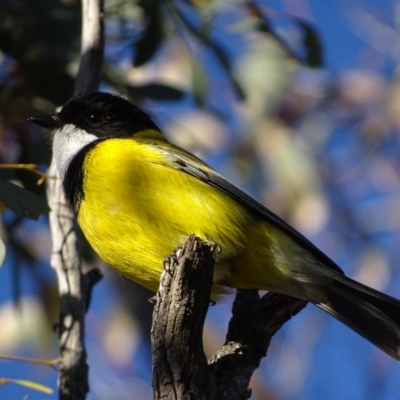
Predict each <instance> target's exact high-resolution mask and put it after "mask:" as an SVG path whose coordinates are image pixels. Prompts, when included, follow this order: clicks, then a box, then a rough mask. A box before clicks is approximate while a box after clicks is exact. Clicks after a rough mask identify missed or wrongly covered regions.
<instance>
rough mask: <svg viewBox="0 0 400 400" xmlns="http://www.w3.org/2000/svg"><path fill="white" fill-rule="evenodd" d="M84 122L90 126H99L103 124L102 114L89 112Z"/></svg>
mask: <svg viewBox="0 0 400 400" xmlns="http://www.w3.org/2000/svg"><path fill="white" fill-rule="evenodd" d="M86 121H87V122H88V124H89V125H91V126H99V125H102V124H103V123H104V117H103V114H101V113H99V112H91V113H89V114H88V115H87V117H86Z"/></svg>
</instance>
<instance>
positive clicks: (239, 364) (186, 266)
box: [152, 235, 306, 400]
mask: <svg viewBox="0 0 400 400" xmlns="http://www.w3.org/2000/svg"><path fill="white" fill-rule="evenodd" d="M169 264H170V265H168V268H166V269H165V271H164V273H163V276H162V278H161V284H160V289H159V291H158V293H157V297H156V300H157V302H156V307H155V310H154V314H153V327H152V349H153V389H154V399H157V400H158V399H163V400H164V399H165V400H167V399H168V400H181V399H207V400H213V399H218V400H245V399H249V398H250V396H251V390H250V389H249V382H250V379H251V376H252V374H253V373H254V371H255V369H256V368H258V366H259V365H260V361H261V359H262V358H263V357H265V355H266V353H267V350H268V346H269V344H270V341H271V338H272V336H273V335H274V334H275V332H276V331H278V330H279V329H280V327H281V326H282V325H283V324H284V323H285V322H286V321H288V320H289V319H290V318H291V317H292V316H293V315H295V314H297V313H298V312H299V311H300V310H301V309H302V308H304V307H305V305H306V302H304V301H301V300H298V299H294V298H291V297H288V296H283V295H278V294H273V293H268V294H266V295H265V296H263V297H261V298H260V297H259V294H258V292H257V291H253V290H238V292H237V296H236V298H235V301H234V304H233V308H232V319H231V321H230V324H229V328H228V333H227V336H226V342H225V344H224V345H223V346H222V348H221V349H220V350H219V351H218V352H217V353H216V354H215V355H214V356H213V357H212V358H211V359H210V360H209V361H208V362H207V361H206V357H205V355H204V352H203V345H202V334H203V325H204V320H205V316H206V312H207V308H208V306H209V302H210V293H211V282H212V271H213V249H212V248H211V247H210V245H209V244H205V243H203V242H201V240H200V239H198V238H195V237H194V236H193V235H191V236H190V237H189V239H188V241H187V242H186V243H185V244H184V245H183V247H182V249H181V250H179V251H178V252H176V253H174V254H173V255H172V256H171V257H170V262H169Z"/></svg>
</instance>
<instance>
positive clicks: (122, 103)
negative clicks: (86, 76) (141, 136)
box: [30, 92, 159, 138]
mask: <svg viewBox="0 0 400 400" xmlns="http://www.w3.org/2000/svg"><path fill="white" fill-rule="evenodd" d="M30 120H31V121H32V122H34V123H36V124H38V125H40V126H43V127H45V128H49V129H57V128H61V127H62V126H64V125H66V124H73V125H75V126H76V127H77V128H79V129H82V130H84V131H86V132H88V133H91V134H92V135H95V136H97V137H99V138H108V137H128V136H132V135H133V134H135V133H136V132H139V131H142V130H145V129H154V130H157V131H159V128H158V127H157V125H156V124H155V123H154V122H153V121H152V120H151V118H150V117H149V116H148V115H147V114H146V113H145V112H144V111H142V110H141V109H140V108H139V107H137V106H136V105H134V104H132V103H131V102H129V101H128V100H125V99H123V98H122V97H119V96H116V95H113V94H110V93H104V92H93V93H89V94H84V95H79V96H76V97H73V98H72V99H70V100H68V101H67V102H66V103H65V104H64V106H63V107H62V108H61V110H60V111H59V112H57V113H56V115H55V116H51V117H49V116H47V117H46V116H44V117H33V118H31V119H30Z"/></svg>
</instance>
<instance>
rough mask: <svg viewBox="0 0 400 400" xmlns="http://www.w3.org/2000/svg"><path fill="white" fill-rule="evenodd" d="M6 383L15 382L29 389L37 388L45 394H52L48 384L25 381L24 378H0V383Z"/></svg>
mask: <svg viewBox="0 0 400 400" xmlns="http://www.w3.org/2000/svg"><path fill="white" fill-rule="evenodd" d="M7 383H15V384H16V385H20V386H25V387H28V388H30V389H35V390H38V391H39V392H43V393H46V394H52V393H53V389H51V388H49V387H48V386H44V385H41V384H40V383H36V382H32V381H27V380H24V379H9V378H0V385H5V384H7Z"/></svg>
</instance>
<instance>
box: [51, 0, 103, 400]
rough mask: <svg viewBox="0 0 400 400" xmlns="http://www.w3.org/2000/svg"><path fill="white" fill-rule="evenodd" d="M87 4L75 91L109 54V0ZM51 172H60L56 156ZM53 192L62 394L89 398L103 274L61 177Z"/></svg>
mask: <svg viewBox="0 0 400 400" xmlns="http://www.w3.org/2000/svg"><path fill="white" fill-rule="evenodd" d="M82 6H83V19H82V24H83V27H82V32H83V37H82V59H81V64H80V69H79V72H78V76H77V78H76V82H75V94H76V93H78V92H86V91H93V90H96V88H97V86H98V84H99V80H100V70H101V65H102V58H103V42H104V39H103V22H102V20H103V14H102V13H103V11H102V10H103V0H83V1H82ZM48 173H49V175H50V176H56V175H57V171H56V167H55V163H54V160H53V161H52V163H51V165H50V168H49V172H48ZM47 198H48V202H49V206H50V208H51V211H50V214H49V220H50V231H51V236H52V240H53V253H52V257H51V265H52V267H53V268H54V269H55V271H56V273H57V278H58V285H59V293H60V314H59V321H58V324H57V327H58V337H59V346H60V358H61V362H60V379H59V398H60V399H61V400H83V399H85V398H86V394H87V392H88V391H89V383H88V365H87V363H86V350H85V346H84V318H85V313H86V310H87V308H88V305H89V301H90V295H91V290H92V286H93V285H94V283H96V282H97V281H98V280H99V279H100V273H99V272H98V271H91V272H90V273H88V274H87V275H83V274H82V271H81V258H80V252H79V250H78V239H77V226H76V221H75V216H74V214H73V212H72V210H71V209H70V207H69V206H68V205H67V202H66V200H65V198H64V195H63V192H62V189H61V184H60V180H59V179H57V180H56V179H48V180H47Z"/></svg>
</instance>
